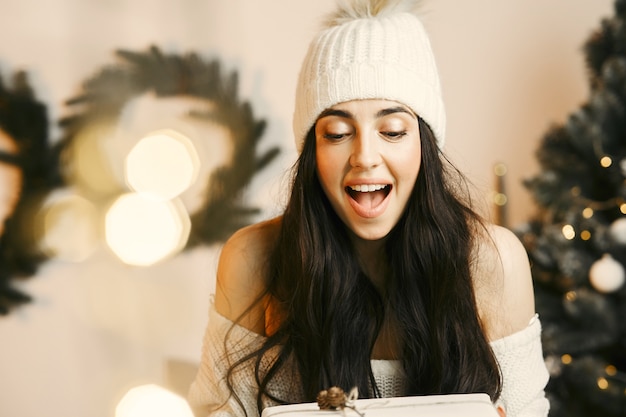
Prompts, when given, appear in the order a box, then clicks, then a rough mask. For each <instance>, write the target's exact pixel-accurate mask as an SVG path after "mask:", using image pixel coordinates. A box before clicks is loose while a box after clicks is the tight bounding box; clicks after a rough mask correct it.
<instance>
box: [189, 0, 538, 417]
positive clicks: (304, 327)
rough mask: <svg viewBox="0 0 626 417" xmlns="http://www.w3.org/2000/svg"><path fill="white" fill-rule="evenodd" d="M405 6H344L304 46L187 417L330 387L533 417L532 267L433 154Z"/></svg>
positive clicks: (439, 129) (434, 128)
mask: <svg viewBox="0 0 626 417" xmlns="http://www.w3.org/2000/svg"><path fill="white" fill-rule="evenodd" d="M414 3H415V2H409V1H374V0H372V1H352V2H350V3H349V4H345V5H344V6H341V7H339V9H338V11H337V12H336V13H335V14H334V15H333V16H331V17H330V18H329V21H328V22H327V24H326V27H325V29H324V30H322V31H321V32H320V33H319V34H318V35H317V37H316V38H315V39H314V40H313V42H312V43H311V45H310V47H309V50H308V54H307V56H306V58H305V60H304V63H303V67H302V70H301V72H300V78H299V82H298V88H297V91H296V110H295V113H294V132H295V137H296V144H297V146H298V149H299V150H300V151H301V153H300V157H299V159H298V162H297V165H296V169H295V175H294V180H293V188H292V191H291V197H290V199H289V202H288V204H287V207H286V209H285V212H284V214H283V215H282V216H280V217H279V218H275V219H272V220H269V221H266V222H263V223H260V224H256V225H253V226H250V227H247V228H244V229H242V230H240V231H239V232H237V233H236V234H235V235H233V236H232V238H231V239H229V241H228V242H227V243H226V244H225V246H224V248H223V250H222V253H221V257H220V262H219V266H218V271H217V288H216V293H215V302H214V305H213V306H212V310H211V315H210V318H209V326H208V328H207V333H206V336H205V341H204V349H203V357H202V364H201V367H200V370H199V372H198V376H197V378H196V380H195V381H194V383H193V384H192V387H191V390H190V396H189V400H190V403H191V404H192V405H193V406H195V407H196V408H197V409H198V410H199V414H201V415H207V414H211V415H248V416H252V415H258V414H259V413H260V412H261V410H262V409H263V407H265V406H268V405H273V404H281V403H293V402H311V401H315V399H316V396H317V393H318V392H319V391H321V390H323V389H327V388H329V387H331V386H338V387H341V388H342V389H344V390H346V391H348V390H350V389H351V388H353V387H356V388H358V392H359V393H360V395H359V397H360V398H363V397H390V396H405V395H424V394H437V393H470V392H486V393H488V394H489V395H490V396H491V398H492V400H493V401H494V403H495V404H497V405H498V406H499V407H500V408H501V409H502V410H505V411H506V415H507V416H509V417H512V416H522V415H527V416H531V415H532V416H544V415H547V410H548V404H547V400H546V399H545V395H544V393H543V389H544V387H545V384H546V382H547V379H548V375H547V371H546V369H545V365H544V363H543V358H542V352H541V342H540V330H541V329H540V324H539V321H538V319H537V317H536V315H535V312H534V299H533V289H532V281H531V276H530V271H529V265H528V260H527V257H526V254H525V252H524V249H523V247H522V245H521V244H520V242H519V241H518V240H517V239H516V238H515V236H514V235H513V234H512V233H511V232H509V231H507V230H506V229H503V228H500V227H497V226H495V225H491V224H488V223H486V222H484V221H483V220H481V218H480V217H479V216H478V214H476V213H475V212H474V211H473V210H472V208H471V207H470V205H469V202H468V199H467V198H466V196H467V193H466V188H465V185H464V182H463V177H462V175H461V174H460V173H459V172H458V171H456V170H455V169H453V168H452V167H451V165H450V164H449V163H448V162H447V160H446V159H445V157H444V156H443V154H442V151H441V149H442V146H443V143H444V139H445V112H444V108H443V103H442V99H441V98H442V97H441V89H440V85H439V78H438V74H437V70H436V66H435V61H434V58H433V55H432V51H431V47H430V43H429V40H428V37H427V35H426V33H425V32H424V29H423V26H422V25H421V23H420V21H419V20H418V18H417V17H416V15H415V13H414ZM212 412H214V413H215V414H212Z"/></svg>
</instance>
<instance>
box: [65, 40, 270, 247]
mask: <svg viewBox="0 0 626 417" xmlns="http://www.w3.org/2000/svg"><path fill="white" fill-rule="evenodd" d="M115 54H116V56H117V57H118V58H119V59H120V60H121V63H120V64H119V65H109V66H105V67H104V68H103V69H102V70H101V71H99V72H98V73H97V74H96V75H95V76H94V77H92V78H90V79H88V80H87V81H86V82H85V83H84V84H83V89H82V92H81V94H80V95H78V96H77V97H74V98H71V99H70V100H68V101H67V102H66V104H67V105H68V107H69V108H72V109H79V110H78V111H77V112H76V113H75V114H72V115H70V116H67V117H64V118H62V119H61V121H60V125H61V127H62V128H63V132H64V134H63V136H62V138H61V140H60V145H59V146H60V147H61V150H60V152H63V151H64V150H65V149H67V148H68V147H69V145H70V144H71V143H72V141H73V139H74V138H75V136H76V135H77V134H78V133H79V132H80V131H81V129H83V128H85V127H88V126H89V125H90V124H92V123H94V122H96V123H97V122H103V121H105V122H115V120H117V119H118V118H119V116H120V114H121V112H122V110H123V109H124V106H125V105H126V104H127V103H128V101H129V100H131V99H133V98H135V97H137V96H139V95H142V94H144V93H148V92H152V93H154V94H155V95H156V97H157V98H164V97H172V96H187V97H193V98H199V99H203V100H206V101H207V102H208V103H210V104H212V106H210V110H209V111H207V112H206V113H205V112H202V113H201V114H200V113H193V114H192V115H191V116H193V117H197V118H199V119H204V120H207V121H210V122H214V123H218V124H221V125H223V126H225V127H226V128H227V129H229V131H230V132H231V133H232V135H231V138H232V141H233V143H232V145H233V157H232V162H231V163H230V164H227V165H223V166H221V167H220V168H218V169H217V170H215V171H214V172H213V173H212V174H211V176H210V178H209V180H208V184H207V187H206V191H205V195H204V199H203V204H202V207H201V208H200V209H199V210H197V211H196V212H195V213H192V215H191V232H190V237H189V240H188V242H187V246H186V248H190V247H193V246H196V245H199V244H210V243H215V242H221V241H225V240H226V239H227V238H228V237H229V236H230V235H231V234H232V233H233V232H234V231H236V230H237V229H239V228H241V227H243V226H245V225H247V224H249V223H250V222H251V217H252V216H253V215H255V214H257V213H258V212H259V208H257V207H250V206H247V205H245V204H244V203H243V202H242V201H241V199H242V193H243V191H244V189H245V187H246V186H247V185H248V184H249V183H250V181H251V179H252V178H253V176H254V175H255V174H256V173H257V172H259V171H260V170H262V169H263V168H265V167H266V166H267V165H268V164H269V163H270V162H271V161H272V160H273V159H274V158H275V157H276V156H277V155H278V153H279V149H278V147H271V148H270V149H269V150H267V151H265V152H264V153H263V154H262V155H260V156H258V155H257V152H256V147H257V145H258V143H259V140H260V139H261V136H262V134H263V132H264V130H265V125H266V123H265V121H264V120H259V119H256V118H255V117H254V115H253V112H252V108H251V106H250V104H249V103H248V102H247V101H240V100H239V98H238V75H237V72H235V71H231V72H228V73H225V72H224V71H223V70H222V66H221V64H220V62H219V60H217V59H212V60H203V59H201V58H200V57H199V56H198V55H196V54H194V53H189V54H186V55H182V56H181V55H177V54H164V53H162V52H161V50H160V49H159V48H158V47H156V46H152V47H151V48H149V50H148V51H146V52H133V51H129V50H118V51H116V52H115ZM67 163H68V164H71V163H72V162H71V161H67Z"/></svg>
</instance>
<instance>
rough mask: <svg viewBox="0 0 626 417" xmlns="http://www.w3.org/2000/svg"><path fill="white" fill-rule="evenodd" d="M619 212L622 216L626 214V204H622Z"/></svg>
mask: <svg viewBox="0 0 626 417" xmlns="http://www.w3.org/2000/svg"><path fill="white" fill-rule="evenodd" d="M619 211H621V212H622V214H626V203H622V204H620V206H619Z"/></svg>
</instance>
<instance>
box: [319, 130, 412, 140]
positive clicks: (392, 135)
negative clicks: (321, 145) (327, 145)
mask: <svg viewBox="0 0 626 417" xmlns="http://www.w3.org/2000/svg"><path fill="white" fill-rule="evenodd" d="M379 134H381V135H382V136H384V137H386V138H388V139H390V140H392V141H397V140H400V139H402V138H403V137H405V136H406V135H407V131H406V130H399V131H380V132H379ZM350 135H351V133H330V132H329V133H324V134H323V137H324V139H326V140H328V141H331V142H335V141H340V140H342V139H344V138H346V137H348V136H350Z"/></svg>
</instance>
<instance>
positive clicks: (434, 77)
mask: <svg viewBox="0 0 626 417" xmlns="http://www.w3.org/2000/svg"><path fill="white" fill-rule="evenodd" d="M415 6H416V1H415V0H413V1H409V0H395V1H394V0H352V1H349V2H343V4H342V5H340V7H339V9H338V10H337V12H335V13H334V15H332V16H331V17H330V18H329V21H328V23H327V25H326V27H325V28H324V29H323V30H322V31H321V32H320V33H318V34H317V36H316V37H315V38H314V39H313V41H312V42H311V44H310V45H309V49H308V52H307V55H306V57H305V59H304V62H303V64H302V68H301V70H300V75H299V79H298V85H297V88H296V105H295V111H294V117H293V129H294V134H295V140H296V147H297V149H298V151H302V148H303V147H304V140H305V137H306V134H307V133H308V132H309V130H310V129H311V128H312V127H313V125H314V124H315V121H316V120H317V117H318V116H319V115H320V113H321V112H322V111H323V110H325V109H328V108H329V107H332V106H334V105H335V104H338V103H342V102H345V101H350V100H356V99H388V100H394V101H398V102H400V103H403V104H405V105H407V106H408V107H410V108H411V109H412V110H413V111H414V112H415V113H416V114H417V115H419V116H420V117H421V118H422V119H424V120H425V121H426V122H427V123H428V125H429V126H430V128H431V129H432V130H433V133H434V134H435V137H436V139H437V144H438V146H439V148H442V147H443V144H444V140H445V130H446V114H445V109H444V105H443V100H442V95H441V86H440V84H439V74H438V72H437V67H436V65H435V58H434V56H433V52H432V49H431V46H430V40H429V39H428V36H427V34H426V32H425V30H424V27H423V26H422V23H421V22H420V20H419V19H418V17H417V15H416V11H415V8H416V7H415Z"/></svg>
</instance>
